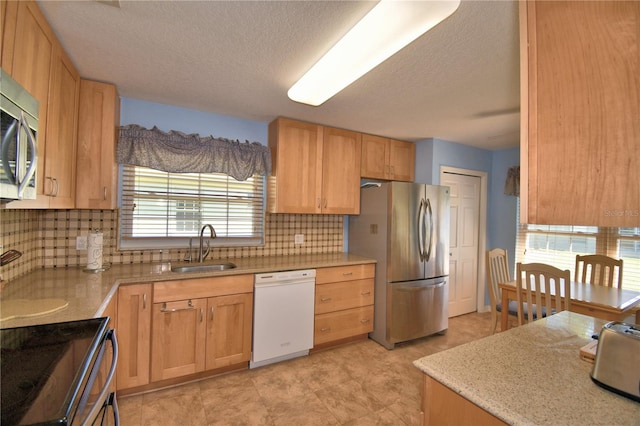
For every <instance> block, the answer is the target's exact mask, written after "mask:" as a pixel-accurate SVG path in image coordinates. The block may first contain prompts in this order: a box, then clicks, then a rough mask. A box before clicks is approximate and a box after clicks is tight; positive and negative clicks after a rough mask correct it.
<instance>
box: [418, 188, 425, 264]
mask: <svg viewBox="0 0 640 426" xmlns="http://www.w3.org/2000/svg"><path fill="white" fill-rule="evenodd" d="M424 208H425V202H424V199H420V206H419V207H418V226H417V229H416V231H417V233H418V253H419V254H420V262H424V259H425V253H424V237H425V235H424V210H423V209H424Z"/></svg>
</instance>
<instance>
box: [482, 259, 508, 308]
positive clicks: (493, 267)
mask: <svg viewBox="0 0 640 426" xmlns="http://www.w3.org/2000/svg"><path fill="white" fill-rule="evenodd" d="M486 261H487V284H488V285H489V298H490V299H491V309H493V311H495V309H496V305H497V304H498V303H500V297H501V296H500V287H498V284H499V283H507V282H509V281H511V277H510V275H509V266H508V262H509V261H508V256H507V251H506V250H505V249H501V248H495V249H493V250H487V254H486Z"/></svg>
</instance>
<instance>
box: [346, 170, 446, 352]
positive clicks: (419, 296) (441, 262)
mask: <svg viewBox="0 0 640 426" xmlns="http://www.w3.org/2000/svg"><path fill="white" fill-rule="evenodd" d="M449 207H450V202H449V187H446V186H434V185H424V184H417V183H405V182H385V183H371V184H363V185H362V188H361V192H360V215H359V216H350V217H349V252H350V253H353V254H358V255H361V256H366V257H370V258H374V259H376V260H377V264H376V280H375V306H374V312H375V315H374V330H373V332H372V333H370V334H369V337H370V338H372V339H373V340H375V341H376V342H378V343H380V344H381V345H383V346H384V347H386V348H387V349H393V347H394V346H395V344H396V343H398V342H404V341H408V340H412V339H416V338H418V337H423V336H428V335H430V334H435V333H444V332H446V330H447V327H448V317H449V315H448V313H449V312H448V311H449V310H448V302H449V285H448V276H449V232H450V229H449Z"/></svg>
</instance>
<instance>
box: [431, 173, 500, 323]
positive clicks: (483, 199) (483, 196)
mask: <svg viewBox="0 0 640 426" xmlns="http://www.w3.org/2000/svg"><path fill="white" fill-rule="evenodd" d="M445 173H451V174H457V175H466V176H475V177H479V178H480V219H479V224H478V225H479V226H478V233H479V235H478V302H477V309H478V312H488V311H489V310H490V307H489V305H485V302H484V295H485V292H486V285H485V278H486V272H485V267H486V265H485V250H486V247H487V181H488V179H487V176H488V174H487V172H481V171H478V170H470V169H460V168H457V167H449V166H440V182H442V177H443V174H445Z"/></svg>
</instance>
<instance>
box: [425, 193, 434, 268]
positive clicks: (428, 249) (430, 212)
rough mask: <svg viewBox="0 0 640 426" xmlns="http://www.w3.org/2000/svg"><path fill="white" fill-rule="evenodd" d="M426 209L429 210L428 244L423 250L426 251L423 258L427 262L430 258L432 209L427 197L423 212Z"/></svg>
mask: <svg viewBox="0 0 640 426" xmlns="http://www.w3.org/2000/svg"><path fill="white" fill-rule="evenodd" d="M427 210H428V211H429V245H428V246H427V247H425V249H424V251H425V252H426V255H425V258H426V261H427V262H428V261H429V259H430V258H431V247H432V245H433V211H432V210H431V201H430V200H429V199H428V198H427V202H426V204H425V213H426V212H427ZM425 219H426V214H425ZM426 227H427V226H426V224H425V229H426ZM425 242H426V237H425Z"/></svg>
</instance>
